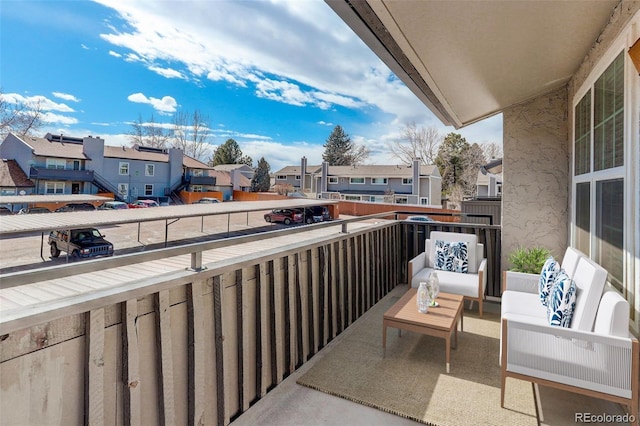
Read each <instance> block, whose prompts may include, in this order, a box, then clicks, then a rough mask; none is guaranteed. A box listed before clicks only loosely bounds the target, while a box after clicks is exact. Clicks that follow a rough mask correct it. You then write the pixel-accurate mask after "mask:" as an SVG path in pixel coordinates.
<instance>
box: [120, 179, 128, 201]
mask: <svg viewBox="0 0 640 426" xmlns="http://www.w3.org/2000/svg"><path fill="white" fill-rule="evenodd" d="M118 195H120V196H121V197H122V198H124V199H125V200H129V184H128V183H119V184H118Z"/></svg>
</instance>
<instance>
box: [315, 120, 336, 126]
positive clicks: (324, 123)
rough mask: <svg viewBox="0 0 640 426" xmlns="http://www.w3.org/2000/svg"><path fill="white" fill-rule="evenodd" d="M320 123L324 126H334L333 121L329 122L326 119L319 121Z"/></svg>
mask: <svg viewBox="0 0 640 426" xmlns="http://www.w3.org/2000/svg"><path fill="white" fill-rule="evenodd" d="M318 124H321V125H323V126H329V127H332V126H333V123H327V122H326V121H324V120H320V121H318Z"/></svg>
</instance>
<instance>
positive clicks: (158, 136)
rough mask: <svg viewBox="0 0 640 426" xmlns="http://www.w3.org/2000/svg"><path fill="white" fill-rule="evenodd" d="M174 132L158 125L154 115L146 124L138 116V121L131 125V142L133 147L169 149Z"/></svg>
mask: <svg viewBox="0 0 640 426" xmlns="http://www.w3.org/2000/svg"><path fill="white" fill-rule="evenodd" d="M171 134H172V132H171V131H170V130H167V129H165V128H164V127H163V126H162V125H161V124H160V123H157V122H156V120H155V117H154V115H153V114H151V117H150V118H149V120H147V121H146V122H143V121H142V116H141V115H138V120H137V121H134V122H133V123H132V124H131V131H130V132H129V141H130V142H131V145H132V146H133V145H136V144H137V145H143V146H148V147H152V148H163V149H164V148H167V145H168V143H169V141H170V139H171Z"/></svg>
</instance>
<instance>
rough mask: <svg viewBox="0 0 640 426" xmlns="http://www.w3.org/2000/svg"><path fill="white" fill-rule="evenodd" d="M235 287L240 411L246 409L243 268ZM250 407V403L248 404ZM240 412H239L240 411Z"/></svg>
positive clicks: (237, 271) (237, 276)
mask: <svg viewBox="0 0 640 426" xmlns="http://www.w3.org/2000/svg"><path fill="white" fill-rule="evenodd" d="M234 287H235V290H236V363H237V366H238V367H237V368H238V371H237V376H236V380H237V385H238V409H239V411H240V413H241V412H242V411H243V410H244V409H245V401H244V357H243V355H244V344H243V343H244V340H243V339H244V333H243V330H244V324H243V321H244V320H243V318H244V316H243V312H242V306H243V300H244V291H243V286H242V269H236V271H235V274H234ZM246 407H247V408H248V404H247V406H246ZM238 414H239V413H238Z"/></svg>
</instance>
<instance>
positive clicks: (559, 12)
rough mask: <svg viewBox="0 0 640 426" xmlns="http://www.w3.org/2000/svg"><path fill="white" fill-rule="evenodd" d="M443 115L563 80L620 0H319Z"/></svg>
mask: <svg viewBox="0 0 640 426" xmlns="http://www.w3.org/2000/svg"><path fill="white" fill-rule="evenodd" d="M325 1H326V2H327V3H328V4H329V6H330V7H331V8H332V9H333V10H334V11H335V12H336V13H337V14H338V15H339V16H340V17H341V18H342V19H343V20H344V21H345V22H346V23H347V25H349V26H350V27H351V28H352V29H353V31H354V32H355V33H356V34H357V35H358V36H359V37H360V38H361V39H362V40H363V41H364V42H365V43H366V44H367V45H368V46H369V48H371V49H372V50H373V51H374V52H375V53H376V54H377V55H378V56H379V57H380V59H382V61H384V62H385V63H386V65H387V66H388V67H389V68H390V69H391V70H392V71H393V72H394V73H395V74H396V75H397V76H398V77H399V78H400V79H401V80H402V81H403V82H404V83H405V84H406V85H407V86H408V88H409V89H410V90H411V91H413V92H414V93H415V94H416V95H417V96H418V98H419V99H420V100H421V101H422V102H423V103H424V104H425V105H426V106H427V107H429V109H431V111H433V113H434V114H435V115H436V116H437V117H438V118H439V119H440V120H441V121H442V122H443V123H444V124H446V125H453V126H454V127H455V128H460V127H463V126H466V125H468V124H471V123H474V122H476V121H479V120H482V119H484V118H486V117H489V116H491V115H494V114H496V113H499V112H501V111H503V110H504V109H506V108H508V107H510V106H512V105H515V104H518V103H521V102H524V101H526V100H528V99H532V98H535V97H536V96H539V95H542V94H544V93H547V92H550V91H552V90H554V89H557V88H559V87H562V86H563V85H565V84H566V83H567V82H568V81H569V79H570V78H571V77H572V76H573V74H574V73H575V72H576V71H577V70H578V67H579V66H580V64H581V62H582V60H583V59H584V58H585V57H586V56H587V53H588V52H589V50H590V48H591V47H592V46H593V44H594V43H595V42H596V40H597V38H598V36H599V35H600V33H601V31H602V30H603V28H604V27H605V26H606V24H607V22H608V20H609V18H610V17H611V14H612V12H613V9H614V7H615V6H616V5H617V4H618V3H619V0H567V1H539V0H511V1H477V0H476V1H463V0H446V1H444V0H443V1H435V0H425V1H407V0H325Z"/></svg>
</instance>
